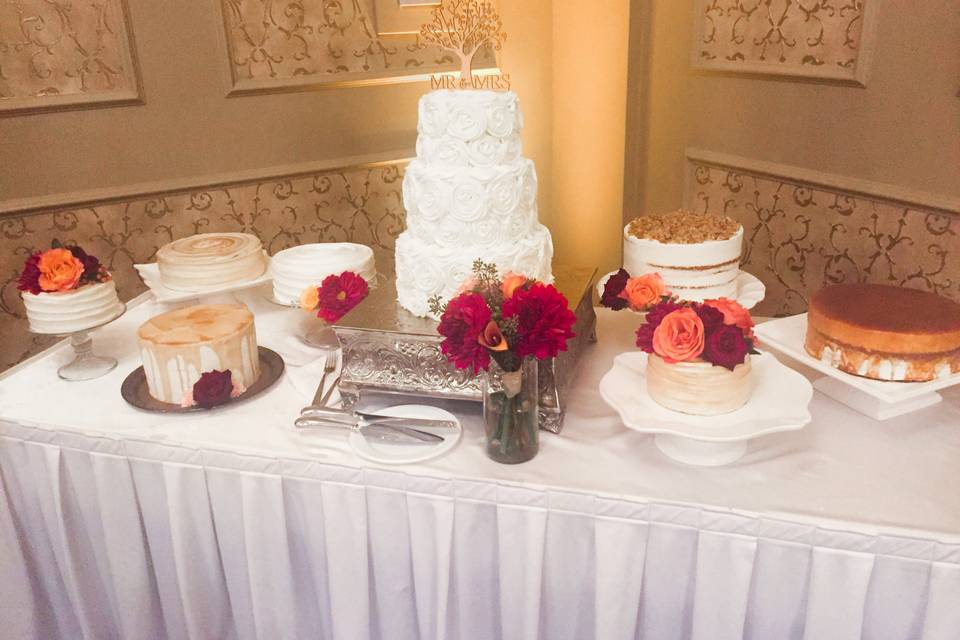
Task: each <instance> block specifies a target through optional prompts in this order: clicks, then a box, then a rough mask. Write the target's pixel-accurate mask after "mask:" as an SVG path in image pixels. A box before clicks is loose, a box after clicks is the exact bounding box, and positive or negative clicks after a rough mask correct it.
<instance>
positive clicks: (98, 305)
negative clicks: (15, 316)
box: [22, 280, 123, 335]
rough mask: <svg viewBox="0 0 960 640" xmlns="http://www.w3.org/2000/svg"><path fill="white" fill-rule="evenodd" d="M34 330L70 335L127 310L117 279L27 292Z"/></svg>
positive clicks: (26, 297) (26, 299)
mask: <svg viewBox="0 0 960 640" xmlns="http://www.w3.org/2000/svg"><path fill="white" fill-rule="evenodd" d="M22 297H23V305H24V307H26V310H27V320H28V321H29V322H30V330H31V331H33V332H34V333H46V334H55V335H66V334H68V333H75V332H77V331H83V330H85V329H89V328H91V327H98V326H100V325H101V324H104V323H105V322H109V321H110V320H113V319H114V318H116V317H117V316H118V315H120V314H121V313H123V304H122V303H121V302H120V299H119V298H117V286H116V284H115V283H114V282H113V280H108V281H107V282H98V283H95V284H88V285H85V286H82V287H80V288H79V289H74V290H72V291H57V292H49V293H39V294H33V293H27V292H24V293H23V296H22Z"/></svg>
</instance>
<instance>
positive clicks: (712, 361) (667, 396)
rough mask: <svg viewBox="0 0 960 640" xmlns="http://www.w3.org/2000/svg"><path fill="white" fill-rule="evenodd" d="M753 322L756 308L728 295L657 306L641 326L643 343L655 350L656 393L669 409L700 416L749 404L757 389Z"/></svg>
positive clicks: (651, 379) (651, 370) (651, 386)
mask: <svg viewBox="0 0 960 640" xmlns="http://www.w3.org/2000/svg"><path fill="white" fill-rule="evenodd" d="M753 326H754V324H753V320H752V319H751V317H750V313H749V312H748V311H747V310H746V309H744V308H743V307H741V306H740V305H739V304H737V303H736V302H734V301H733V300H729V299H727V298H718V299H715V300H707V301H705V302H703V303H689V302H677V301H674V300H668V301H665V302H661V303H660V304H658V305H656V306H654V307H653V308H652V309H650V311H649V312H648V313H647V316H646V321H645V323H644V324H643V325H642V326H641V327H640V328H639V329H638V330H637V346H638V347H639V348H640V349H642V350H643V351H645V352H646V353H648V354H650V355H649V357H648V359H647V373H646V381H647V392H648V393H649V394H650V397H651V398H652V399H653V400H654V401H655V402H656V403H657V404H659V405H661V406H663V407H666V408H667V409H671V410H673V411H678V412H680V413H686V414H692V415H700V416H711V415H720V414H724V413H730V412H732V411H736V410H737V409H739V408H740V407H742V406H743V405H745V404H746V403H747V401H749V399H750V395H751V393H752V389H753V384H752V380H751V370H752V369H751V363H750V355H751V354H752V353H756V351H755V350H754V346H755V342H756V339H755V338H754V335H753Z"/></svg>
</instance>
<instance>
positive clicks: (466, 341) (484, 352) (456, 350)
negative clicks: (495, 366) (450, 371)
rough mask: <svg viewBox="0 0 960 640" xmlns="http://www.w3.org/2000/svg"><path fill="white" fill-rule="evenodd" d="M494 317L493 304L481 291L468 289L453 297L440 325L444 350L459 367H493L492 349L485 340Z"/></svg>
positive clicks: (439, 330) (442, 349)
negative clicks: (491, 363)
mask: <svg viewBox="0 0 960 640" xmlns="http://www.w3.org/2000/svg"><path fill="white" fill-rule="evenodd" d="M491 319H492V314H491V313H490V307H488V306H487V303H486V301H485V300H484V299H483V296H481V295H480V294H479V293H473V292H467V293H463V294H460V295H459V296H457V297H456V298H454V299H453V300H451V301H450V302H449V303H447V309H446V311H444V312H443V316H441V318H440V326H439V327H437V332H438V333H439V334H440V335H441V336H443V337H444V340H443V342H441V343H440V351H441V353H443V354H444V355H445V356H447V357H448V358H449V359H450V360H451V361H452V362H453V364H454V366H456V367H457V368H458V369H473V372H474V373H479V372H480V371H486V370H487V369H488V368H489V367H490V351H489V350H488V349H487V347H485V346H484V345H483V344H482V340H483V337H484V331H485V329H486V328H487V326H488V325H489V324H490V320H491Z"/></svg>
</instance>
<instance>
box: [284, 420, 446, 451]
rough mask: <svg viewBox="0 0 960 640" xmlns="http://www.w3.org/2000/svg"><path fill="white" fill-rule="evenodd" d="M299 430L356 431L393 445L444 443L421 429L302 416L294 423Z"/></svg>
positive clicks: (366, 436)
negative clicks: (350, 422) (349, 422)
mask: <svg viewBox="0 0 960 640" xmlns="http://www.w3.org/2000/svg"><path fill="white" fill-rule="evenodd" d="M294 425H296V427H297V428H298V429H312V428H324V429H326V428H330V429H337V430H344V429H345V430H348V431H356V432H357V433H359V434H360V435H362V436H363V437H365V438H371V439H374V440H380V441H383V442H389V443H391V444H430V445H433V444H440V443H442V442H443V441H444V438H443V437H442V436H438V435H436V434H433V433H428V432H426V431H420V430H419V429H412V428H409V427H405V426H403V425H400V424H389V425H386V424H359V423H352V424H348V423H345V422H337V421H330V420H326V419H324V418H317V417H310V416H300V417H299V418H297V419H296V421H294Z"/></svg>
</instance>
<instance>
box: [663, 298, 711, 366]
mask: <svg viewBox="0 0 960 640" xmlns="http://www.w3.org/2000/svg"><path fill="white" fill-rule="evenodd" d="M703 343H704V337H703V321H702V320H700V316H698V315H697V312H696V311H694V310H693V309H691V308H689V307H684V308H682V309H677V310H676V311H674V312H672V313H670V314H669V315H667V316H666V317H665V318H664V319H663V320H662V321H661V322H660V325H659V326H658V327H657V328H656V330H655V331H654V332H653V352H654V353H656V354H657V355H658V356H660V357H661V358H663V359H664V361H665V362H667V363H668V364H675V363H677V362H689V361H690V360H695V359H696V358H698V357H700V354H701V353H703Z"/></svg>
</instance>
